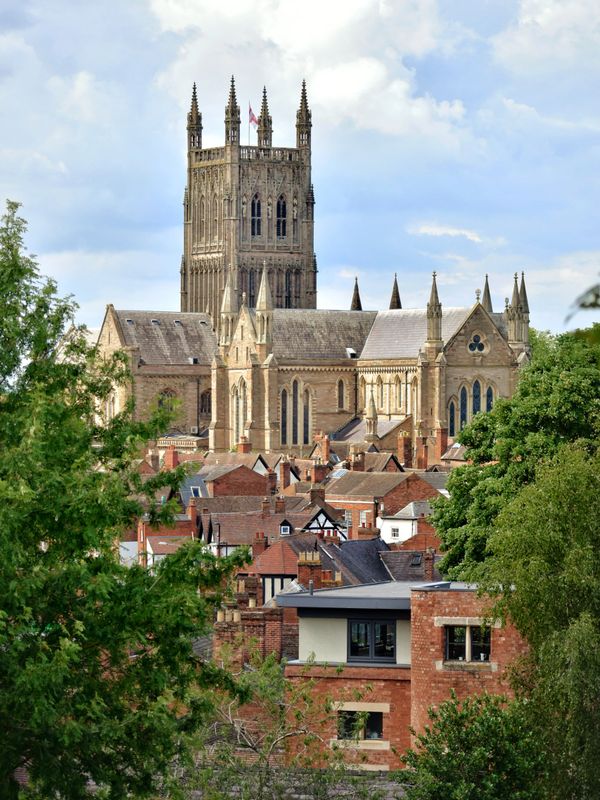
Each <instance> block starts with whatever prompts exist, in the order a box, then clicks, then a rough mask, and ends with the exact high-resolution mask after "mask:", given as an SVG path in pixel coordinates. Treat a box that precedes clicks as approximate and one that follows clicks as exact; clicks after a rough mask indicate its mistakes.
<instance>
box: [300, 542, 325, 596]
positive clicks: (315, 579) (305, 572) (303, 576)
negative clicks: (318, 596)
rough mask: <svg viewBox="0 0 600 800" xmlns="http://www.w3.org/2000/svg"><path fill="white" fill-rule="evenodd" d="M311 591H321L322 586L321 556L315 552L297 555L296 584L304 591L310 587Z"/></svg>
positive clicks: (310, 551)
mask: <svg viewBox="0 0 600 800" xmlns="http://www.w3.org/2000/svg"><path fill="white" fill-rule="evenodd" d="M311 581H312V588H313V589H321V588H322V586H323V569H322V567H321V556H320V555H319V554H318V553H317V552H316V550H308V551H307V552H303V553H299V554H298V583H301V584H302V586H304V588H305V589H309V588H310V586H311V583H310V582H311Z"/></svg>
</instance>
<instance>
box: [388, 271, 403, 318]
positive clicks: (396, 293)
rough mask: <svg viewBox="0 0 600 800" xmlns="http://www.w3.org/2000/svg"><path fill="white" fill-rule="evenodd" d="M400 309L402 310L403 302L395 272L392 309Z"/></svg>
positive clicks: (391, 300) (391, 301)
mask: <svg viewBox="0 0 600 800" xmlns="http://www.w3.org/2000/svg"><path fill="white" fill-rule="evenodd" d="M398 308H402V302H401V301H400V292H399V291H398V276H397V274H396V273H395V272H394V285H393V287H392V297H391V299H390V309H398Z"/></svg>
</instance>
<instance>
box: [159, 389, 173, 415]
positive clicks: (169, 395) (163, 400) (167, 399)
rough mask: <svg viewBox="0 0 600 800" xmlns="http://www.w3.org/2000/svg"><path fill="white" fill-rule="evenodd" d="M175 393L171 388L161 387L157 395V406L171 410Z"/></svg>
mask: <svg viewBox="0 0 600 800" xmlns="http://www.w3.org/2000/svg"><path fill="white" fill-rule="evenodd" d="M176 399H177V393H176V392H175V391H174V390H173V389H163V390H162V391H161V392H160V394H159V395H158V407H159V408H163V409H165V411H173V409H174V407H175V400H176Z"/></svg>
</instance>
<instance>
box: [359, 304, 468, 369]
mask: <svg viewBox="0 0 600 800" xmlns="http://www.w3.org/2000/svg"><path fill="white" fill-rule="evenodd" d="M470 312H471V309H470V308H443V309H442V339H443V340H444V341H445V342H447V341H448V339H450V338H451V337H452V336H453V335H454V334H455V333H456V331H457V330H458V329H459V328H460V326H461V325H462V324H463V322H464V321H465V319H466V318H467V316H468V315H469V314H470ZM426 339H427V310H426V309H424V308H401V309H397V310H396V309H394V310H392V311H379V312H378V314H377V318H376V319H375V322H374V323H373V327H372V328H371V332H370V333H369V336H368V337H367V341H366V342H365V346H364V349H363V351H362V353H361V356H360V358H361V360H372V361H381V360H388V359H392V358H416V357H417V356H418V354H419V350H420V349H421V347H422V346H423V344H424V343H425V341H426Z"/></svg>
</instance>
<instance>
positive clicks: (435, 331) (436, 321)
mask: <svg viewBox="0 0 600 800" xmlns="http://www.w3.org/2000/svg"><path fill="white" fill-rule="evenodd" d="M435 276H436V273H435V272H434V273H433V280H432V281H431V294H430V295H429V302H428V303H427V340H428V341H429V342H441V341H442V304H441V303H440V298H439V296H438V290H437V282H436V279H435Z"/></svg>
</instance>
